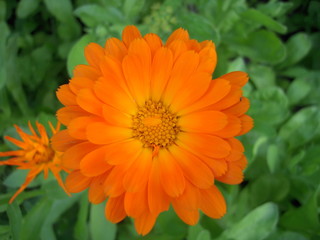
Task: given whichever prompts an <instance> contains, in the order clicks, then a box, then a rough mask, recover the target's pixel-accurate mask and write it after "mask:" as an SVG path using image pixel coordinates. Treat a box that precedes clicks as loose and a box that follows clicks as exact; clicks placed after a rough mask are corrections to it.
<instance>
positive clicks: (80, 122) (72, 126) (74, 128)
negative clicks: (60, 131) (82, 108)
mask: <svg viewBox="0 0 320 240" xmlns="http://www.w3.org/2000/svg"><path fill="white" fill-rule="evenodd" d="M97 120H99V119H98V118H94V117H78V118H75V119H73V120H72V121H71V122H70V123H69V125H68V133H69V134H70V136H71V137H73V138H76V139H83V140H86V139H87V133H86V131H87V126H88V125H89V124H90V123H95V122H96V121H97Z"/></svg>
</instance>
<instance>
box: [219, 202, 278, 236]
mask: <svg viewBox="0 0 320 240" xmlns="http://www.w3.org/2000/svg"><path fill="white" fill-rule="evenodd" d="M278 215H279V213H278V208H277V205H275V204H274V203H265V204H263V205H261V206H259V207H257V208H255V209H253V210H252V211H251V212H250V213H248V214H247V215H246V216H245V217H244V218H243V219H242V220H241V221H240V222H238V223H236V224H234V225H232V226H231V227H229V228H227V229H226V230H225V231H224V232H223V233H222V235H221V236H220V237H219V238H218V240H227V239H237V240H262V239H265V238H266V237H267V236H268V235H269V234H270V233H271V232H272V231H274V229H275V227H276V225H277V222H278Z"/></svg>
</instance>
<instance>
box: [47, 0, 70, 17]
mask: <svg viewBox="0 0 320 240" xmlns="http://www.w3.org/2000/svg"><path fill="white" fill-rule="evenodd" d="M44 3H45V4H46V7H47V9H48V10H49V12H50V13H51V14H52V15H53V16H54V17H55V18H57V19H58V20H59V21H60V22H67V21H69V20H70V19H71V18H73V16H72V5H71V1H70V0H55V1H51V0H44Z"/></svg>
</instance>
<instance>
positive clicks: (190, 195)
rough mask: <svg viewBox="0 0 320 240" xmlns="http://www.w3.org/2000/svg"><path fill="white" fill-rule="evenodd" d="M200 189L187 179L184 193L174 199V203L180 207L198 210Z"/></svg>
mask: <svg viewBox="0 0 320 240" xmlns="http://www.w3.org/2000/svg"><path fill="white" fill-rule="evenodd" d="M199 197H200V195H199V189H198V188H197V187H195V186H194V185H193V184H191V183H190V182H189V181H186V187H185V190H184V191H183V193H182V195H181V196H179V197H177V198H174V199H172V203H173V205H175V206H179V208H180V209H185V210H187V211H197V210H198V208H199V204H200V199H199Z"/></svg>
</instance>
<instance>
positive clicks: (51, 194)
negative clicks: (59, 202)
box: [42, 173, 70, 199]
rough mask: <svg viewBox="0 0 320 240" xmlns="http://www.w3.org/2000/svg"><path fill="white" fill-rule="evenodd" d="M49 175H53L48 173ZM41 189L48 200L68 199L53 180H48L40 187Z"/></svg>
mask: <svg viewBox="0 0 320 240" xmlns="http://www.w3.org/2000/svg"><path fill="white" fill-rule="evenodd" d="M50 175H53V174H52V173H50ZM60 175H61V173H60ZM42 189H43V190H44V192H45V194H46V195H47V197H48V198H49V199H64V198H70V197H69V196H68V195H67V194H66V192H65V191H64V190H63V189H62V187H61V186H60V185H59V184H58V182H57V180H56V179H55V178H54V179H53V180H51V181H48V179H47V180H46V181H45V183H44V184H43V185H42Z"/></svg>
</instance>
